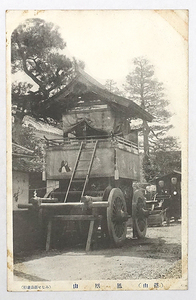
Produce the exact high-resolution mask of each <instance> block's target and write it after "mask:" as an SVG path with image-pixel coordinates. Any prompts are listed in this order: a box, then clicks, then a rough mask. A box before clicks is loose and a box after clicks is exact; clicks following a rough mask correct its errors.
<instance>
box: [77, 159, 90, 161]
mask: <svg viewBox="0 0 196 300" xmlns="http://www.w3.org/2000/svg"><path fill="white" fill-rule="evenodd" d="M80 161H89V162H90V159H80V160H79V161H78V162H80Z"/></svg>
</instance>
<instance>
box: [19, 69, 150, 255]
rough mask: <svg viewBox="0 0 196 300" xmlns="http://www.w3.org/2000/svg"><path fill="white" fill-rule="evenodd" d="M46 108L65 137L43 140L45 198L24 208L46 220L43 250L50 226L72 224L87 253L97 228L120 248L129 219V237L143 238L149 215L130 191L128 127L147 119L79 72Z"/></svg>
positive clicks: (134, 152)
mask: <svg viewBox="0 0 196 300" xmlns="http://www.w3.org/2000/svg"><path fill="white" fill-rule="evenodd" d="M48 103H49V105H48V108H46V109H48V114H50V115H52V116H53V114H55V115H54V118H56V119H57V117H58V116H59V119H61V120H62V122H63V131H64V137H63V138H62V139H53V140H47V149H46V158H45V175H46V183H47V193H46V195H45V197H44V198H38V197H34V198H33V199H32V201H31V203H29V204H28V205H25V207H26V208H27V207H29V208H35V209H38V210H39V211H42V212H43V215H44V216H47V218H48V219H47V220H48V226H47V238H46V250H49V248H50V241H51V231H52V228H53V225H52V224H53V223H54V222H55V221H60V222H61V221H62V222H73V221H74V222H75V223H77V224H78V225H77V230H78V232H79V235H80V236H84V237H85V238H86V240H87V242H86V250H87V251H88V250H89V249H90V246H91V239H92V234H93V231H94V232H95V231H96V228H99V230H100V231H101V234H102V235H103V236H104V237H106V238H110V240H111V241H112V242H113V244H114V245H115V246H117V247H119V246H121V245H122V244H123V243H124V241H125V239H126V233H127V221H128V219H129V218H132V225H133V233H134V236H135V237H138V238H142V237H144V236H145V234H146V229H147V216H148V214H149V211H148V210H147V209H146V202H145V198H144V195H143V193H142V191H140V190H136V191H134V190H133V186H132V184H133V182H134V181H139V178H140V159H139V150H138V138H137V133H138V132H137V130H131V127H130V122H131V118H136V117H138V118H141V119H144V120H146V121H151V120H152V116H151V115H150V114H149V113H147V112H146V111H145V110H143V109H142V108H141V107H139V106H138V105H137V104H135V103H134V102H132V101H131V100H128V99H126V98H123V97H120V96H117V95H115V94H113V93H111V92H109V91H107V90H106V89H105V87H103V86H102V85H100V84H99V83H97V82H96V81H95V80H94V79H93V78H92V77H90V76H89V75H88V74H86V73H85V72H84V71H78V74H77V76H76V78H74V80H73V81H72V82H71V83H70V84H69V85H68V86H67V87H66V88H65V89H64V90H63V91H61V92H60V93H59V94H58V95H57V96H55V98H54V99H52V100H51V101H49V102H48ZM64 105H65V106H64ZM19 207H20V208H24V205H20V206H19Z"/></svg>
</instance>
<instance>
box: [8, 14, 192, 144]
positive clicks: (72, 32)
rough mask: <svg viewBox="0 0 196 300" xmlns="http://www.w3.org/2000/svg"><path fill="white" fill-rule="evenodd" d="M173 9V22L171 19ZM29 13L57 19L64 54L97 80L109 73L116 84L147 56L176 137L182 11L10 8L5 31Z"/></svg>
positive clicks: (183, 79) (182, 79) (182, 84)
mask: <svg viewBox="0 0 196 300" xmlns="http://www.w3.org/2000/svg"><path fill="white" fill-rule="evenodd" d="M170 12H171V11H170ZM170 12H168V14H167V15H166V17H167V16H169V13H170ZM176 13H177V15H178V17H179V23H178V22H175V20H176V19H175V18H174V17H175V16H176ZM31 17H37V18H42V19H44V20H46V21H48V22H53V23H54V24H56V25H58V26H59V31H60V33H61V35H62V37H63V39H64V40H65V41H66V43H67V47H66V48H65V50H63V51H64V54H66V55H67V56H72V57H73V56H74V57H75V58H76V59H78V60H82V61H84V62H85V71H86V72H87V73H88V74H90V75H91V76H92V77H94V78H95V79H96V80H98V81H99V82H101V83H102V84H104V83H105V81H106V80H107V79H113V80H114V81H115V82H117V84H118V86H119V87H121V85H122V84H123V83H125V81H126V76H127V75H128V73H129V72H130V71H131V70H132V68H133V63H132V61H133V59H134V58H135V57H139V56H143V57H145V58H147V59H148V60H149V61H150V63H151V64H153V65H154V68H155V75H156V77H157V79H158V80H159V81H161V82H163V84H164V87H165V93H166V95H167V98H168V100H169V101H170V106H169V110H170V111H171V112H172V114H173V117H172V119H171V122H172V123H173V125H174V127H175V128H174V129H173V130H172V131H171V132H170V133H171V134H173V135H175V136H179V137H180V139H181V135H182V132H184V128H185V127H186V124H185V122H184V120H186V117H185V114H186V111H187V80H188V78H187V76H188V75H187V64H188V62H187V61H188V58H187V57H188V56H187V47H188V46H187V41H186V40H185V39H184V36H183V35H181V33H182V26H181V25H182V23H183V21H184V20H186V17H187V15H186V11H182V10H179V11H177V12H174V16H173V15H172V16H171V18H170V19H169V22H168V21H167V20H165V19H164V18H163V17H162V16H161V15H160V14H159V13H157V12H155V11H153V10H140V11H138V10H122V11H119V10H115V11H107V10H105V11H104V10H100V11H90V10H89V11H55V10H53V11H52V10H51V11H40V12H39V13H35V12H33V11H32V12H25V13H24V12H23V13H22V12H21V11H18V12H17V11H15V12H10V15H9V14H8V18H7V21H8V23H9V24H10V25H9V29H10V32H11V31H12V30H13V29H15V28H16V27H17V26H18V24H19V23H21V22H23V21H25V19H27V18H31ZM170 20H171V22H170ZM177 20H178V19H177ZM172 21H174V22H173V23H172ZM170 23H171V24H175V26H171V25H170ZM24 78H25V77H24ZM20 80H21V81H22V76H20Z"/></svg>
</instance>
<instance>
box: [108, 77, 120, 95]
mask: <svg viewBox="0 0 196 300" xmlns="http://www.w3.org/2000/svg"><path fill="white" fill-rule="evenodd" d="M105 87H106V89H107V90H108V91H110V92H111V93H114V94H116V95H119V96H123V95H124V93H123V91H121V90H119V88H118V87H117V83H116V82H115V81H114V80H113V79H107V80H106V82H105Z"/></svg>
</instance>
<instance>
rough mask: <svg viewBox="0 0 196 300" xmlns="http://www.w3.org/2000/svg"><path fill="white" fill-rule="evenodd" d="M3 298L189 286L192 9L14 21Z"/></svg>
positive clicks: (45, 13) (45, 15) (48, 14)
mask: <svg viewBox="0 0 196 300" xmlns="http://www.w3.org/2000/svg"><path fill="white" fill-rule="evenodd" d="M6 34H7V36H6V38H7V39H6V47H7V172H8V173H7V174H8V175H7V234H8V239H7V252H8V257H7V262H8V269H7V272H8V273H7V276H8V290H9V291H30V292H32V291H33V292H35V291H47V292H48V291H90V290H91V291H107V290H109V291H120V290H121V291H126V290H128V291H129V290H142V291H148V290H168V289H171V290H186V289H187V274H188V270H187V269H188V266H187V223H188V218H187V212H188V193H187V189H188V171H187V163H188V158H187V157H188V154H187V153H188V10H185V9H184V10H42V11H38V10H26V11H22V10H8V11H7V12H6Z"/></svg>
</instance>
